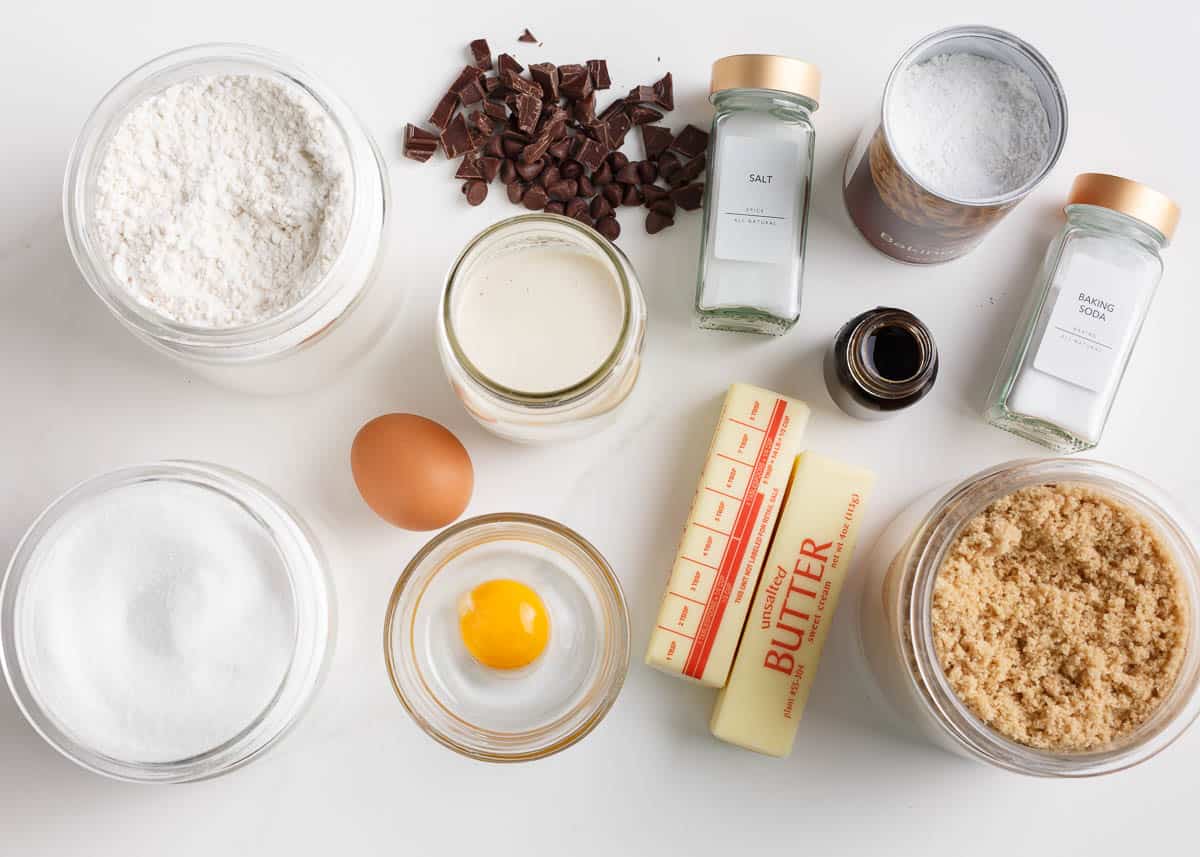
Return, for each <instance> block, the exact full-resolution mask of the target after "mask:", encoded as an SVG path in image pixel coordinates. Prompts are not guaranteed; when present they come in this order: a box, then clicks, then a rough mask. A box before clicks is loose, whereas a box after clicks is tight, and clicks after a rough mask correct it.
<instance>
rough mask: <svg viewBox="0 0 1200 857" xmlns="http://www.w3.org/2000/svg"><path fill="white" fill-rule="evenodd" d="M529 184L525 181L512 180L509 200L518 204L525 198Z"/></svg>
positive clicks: (509, 186) (509, 187)
mask: <svg viewBox="0 0 1200 857" xmlns="http://www.w3.org/2000/svg"><path fill="white" fill-rule="evenodd" d="M528 187H529V186H528V185H527V184H525V183H524V182H510V183H509V185H508V201H509V202H511V203H512V204H513V205H517V204H518V203H520V202H521V200H522V199H524V198H525V191H526V190H527V189H528Z"/></svg>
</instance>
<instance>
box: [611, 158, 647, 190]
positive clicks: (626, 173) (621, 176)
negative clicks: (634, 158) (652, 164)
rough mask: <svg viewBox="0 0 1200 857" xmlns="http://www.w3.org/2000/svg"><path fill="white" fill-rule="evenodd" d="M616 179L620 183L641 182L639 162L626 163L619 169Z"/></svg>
mask: <svg viewBox="0 0 1200 857" xmlns="http://www.w3.org/2000/svg"><path fill="white" fill-rule="evenodd" d="M615 177H616V180H617V181H618V182H619V183H620V184H633V185H635V184H640V183H641V181H642V177H641V176H640V175H639V174H638V168H637V164H634V163H626V164H625V166H623V167H621V169H619V170H617V173H616V176H615Z"/></svg>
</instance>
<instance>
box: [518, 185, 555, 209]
mask: <svg viewBox="0 0 1200 857" xmlns="http://www.w3.org/2000/svg"><path fill="white" fill-rule="evenodd" d="M549 201H550V196H549V195H548V194H547V193H546V189H545V188H542V187H538V186H537V185H534V186H533V187H531V188H530V189H529V190H527V191H525V196H523V197H521V202H522V203H523V204H524V205H525V207H526V208H528V209H529V210H530V211H541V210H542V209H543V208H545V207H546V203H547V202H549Z"/></svg>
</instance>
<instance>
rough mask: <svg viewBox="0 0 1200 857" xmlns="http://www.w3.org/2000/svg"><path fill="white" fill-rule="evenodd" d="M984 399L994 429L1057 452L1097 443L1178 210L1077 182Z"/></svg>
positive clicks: (1130, 186) (1139, 192)
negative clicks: (1058, 230) (1007, 432)
mask: <svg viewBox="0 0 1200 857" xmlns="http://www.w3.org/2000/svg"><path fill="white" fill-rule="evenodd" d="M1066 211H1067V222H1066V225H1065V226H1063V228H1062V231H1061V232H1059V234H1058V236H1057V237H1056V238H1055V239H1054V240H1053V241H1052V242H1051V243H1050V247H1049V249H1048V250H1047V251H1046V258H1045V261H1044V262H1043V263H1042V269H1041V272H1040V273H1039V274H1038V279H1037V283H1036V285H1034V287H1033V291H1032V292H1031V293H1030V295H1029V299H1028V301H1027V303H1026V305H1025V311H1024V313H1023V315H1022V316H1021V320H1020V321H1019V322H1018V323H1017V327H1016V330H1015V332H1014V333H1013V337H1012V339H1011V340H1010V342H1009V345H1008V351H1007V352H1006V353H1005V355H1004V361H1003V362H1002V363H1001V365H1000V370H999V372H998V373H997V375H996V381H995V383H994V384H993V385H992V391H991V393H990V394H989V396H988V408H987V414H986V416H987V420H988V422H990V423H991V424H992V425H994V426H996V427H998V428H1002V429H1005V430H1006V431H1010V432H1012V433H1013V434H1016V435H1020V436H1021V437H1024V438H1027V439H1028V440H1032V441H1034V442H1035V443H1040V444H1041V445H1043V446H1046V447H1049V448H1050V449H1053V450H1055V451H1057V452H1077V451H1079V450H1084V449H1091V448H1092V447H1094V446H1095V445H1096V444H1097V443H1099V442H1100V436H1101V434H1102V433H1103V431H1104V424H1105V423H1106V422H1107V421H1108V414H1109V411H1110V410H1111V409H1112V405H1113V401H1114V400H1115V399H1116V395H1117V389H1118V388H1119V387H1120V384H1121V378H1122V376H1123V375H1124V374H1125V366H1126V365H1127V364H1128V362H1129V357H1130V355H1131V354H1132V353H1133V346H1134V344H1135V343H1136V342H1137V337H1138V334H1139V333H1140V332H1141V328H1142V322H1143V321H1144V320H1145V318H1146V313H1147V312H1148V311H1149V309H1150V302H1151V301H1152V300H1153V299H1154V293H1155V291H1156V290H1157V288H1158V281H1159V279H1160V278H1161V277H1162V273H1163V264H1162V257H1161V255H1160V251H1161V250H1162V249H1163V248H1164V247H1166V246H1167V244H1168V243H1169V242H1170V240H1171V238H1172V236H1173V235H1174V233H1175V227H1176V225H1177V224H1178V223H1179V214H1180V212H1179V207H1178V206H1177V205H1176V204H1175V203H1174V202H1172V201H1171V200H1170V199H1168V198H1167V197H1165V196H1164V195H1163V194H1161V193H1159V192H1158V191H1156V190H1153V189H1151V188H1148V187H1146V186H1145V185H1142V184H1138V183H1137V182H1134V181H1130V180H1129V179H1123V178H1120V177H1118V176H1110V175H1104V174H1101V173H1085V174H1083V175H1081V176H1078V177H1077V178H1076V179H1075V183H1074V185H1073V186H1072V188H1071V194H1070V196H1069V197H1068V198H1067V209H1066Z"/></svg>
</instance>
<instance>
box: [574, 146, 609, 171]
mask: <svg viewBox="0 0 1200 857" xmlns="http://www.w3.org/2000/svg"><path fill="white" fill-rule="evenodd" d="M607 154H608V147H607V146H605V145H604V144H603V143H601V142H600V141H599V140H592V139H586V140H584V141H583V145H581V146H580V147H579V151H578V152H576V153H575V160H577V161H579V163H581V164H583V167H584V169H586V170H593V171H594V170H598V169H599V168H600V165H601V164H603V163H604V156H605V155H607ZM592 181H595V177H593V178H592Z"/></svg>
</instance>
